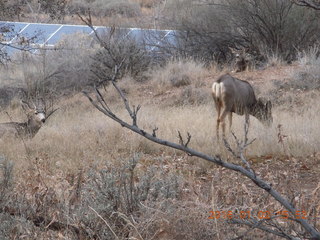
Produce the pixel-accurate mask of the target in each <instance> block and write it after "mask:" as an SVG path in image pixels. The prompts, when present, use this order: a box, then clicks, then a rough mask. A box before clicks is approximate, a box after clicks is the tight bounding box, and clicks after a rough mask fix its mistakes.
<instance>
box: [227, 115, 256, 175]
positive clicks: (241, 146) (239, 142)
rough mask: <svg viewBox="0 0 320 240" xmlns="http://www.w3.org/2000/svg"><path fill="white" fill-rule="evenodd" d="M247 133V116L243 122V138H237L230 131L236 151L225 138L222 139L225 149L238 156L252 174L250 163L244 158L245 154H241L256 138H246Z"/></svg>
mask: <svg viewBox="0 0 320 240" xmlns="http://www.w3.org/2000/svg"><path fill="white" fill-rule="evenodd" d="M248 133H249V118H246V121H245V124H244V140H240V139H238V137H237V136H236V135H235V134H234V132H232V136H233V138H234V140H235V142H236V144H237V150H238V153H236V152H235V151H234V150H233V149H232V148H231V146H230V144H229V142H228V141H227V139H225V138H224V139H223V141H224V145H225V147H226V149H227V150H228V151H229V152H230V153H231V154H232V155H233V156H234V157H235V158H238V159H240V160H241V161H242V163H243V164H244V165H245V166H246V168H247V169H248V170H249V171H251V172H252V173H253V174H255V173H254V171H253V169H252V167H251V165H250V163H249V162H248V161H247V159H246V158H245V156H244V155H243V153H244V151H245V149H246V148H247V147H248V146H249V145H251V144H252V143H253V142H254V141H255V140H256V139H255V138H254V139H252V140H251V141H249V139H248Z"/></svg>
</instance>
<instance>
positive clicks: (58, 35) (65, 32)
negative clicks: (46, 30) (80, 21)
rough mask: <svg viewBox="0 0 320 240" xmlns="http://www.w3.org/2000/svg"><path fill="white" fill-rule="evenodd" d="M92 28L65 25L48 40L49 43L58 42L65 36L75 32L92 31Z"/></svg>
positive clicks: (88, 32)
mask: <svg viewBox="0 0 320 240" xmlns="http://www.w3.org/2000/svg"><path fill="white" fill-rule="evenodd" d="M92 32H93V31H92V29H91V28H90V27H88V26H77V25H63V26H62V27H61V28H60V29H59V30H58V31H57V32H56V33H55V34H54V35H53V36H51V38H50V39H49V40H48V41H47V42H46V43H47V44H49V45H54V44H56V43H57V42H58V41H59V40H60V39H61V38H62V37H63V36H66V35H70V34H75V33H86V34H90V33H92Z"/></svg>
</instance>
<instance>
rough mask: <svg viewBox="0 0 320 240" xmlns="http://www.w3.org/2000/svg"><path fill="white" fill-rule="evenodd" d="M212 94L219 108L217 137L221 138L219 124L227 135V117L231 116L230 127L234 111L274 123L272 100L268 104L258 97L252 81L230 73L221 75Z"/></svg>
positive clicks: (266, 122) (247, 117)
mask: <svg viewBox="0 0 320 240" xmlns="http://www.w3.org/2000/svg"><path fill="white" fill-rule="evenodd" d="M212 96H213V99H214V102H215V106H216V109H217V128H216V131H217V137H218V138H219V125H220V123H221V125H222V133H223V136H225V117H226V116H227V115H228V118H229V129H230V128H231V125H232V113H236V114H238V115H243V114H245V117H246V120H249V115H252V116H254V117H256V118H257V119H258V120H260V121H261V122H263V123H265V124H266V125H268V126H270V124H271V123H272V120H273V119H272V114H271V108H272V105H271V102H270V101H268V102H267V103H266V104H264V103H263V102H262V100H261V99H258V100H257V99H256V96H255V94H254V91H253V88H252V86H251V85H250V83H248V82H246V81H243V80H240V79H237V78H234V77H232V76H231V75H229V74H225V75H222V76H220V77H219V78H218V79H217V80H216V81H215V82H214V83H213V85H212Z"/></svg>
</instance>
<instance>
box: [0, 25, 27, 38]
mask: <svg viewBox="0 0 320 240" xmlns="http://www.w3.org/2000/svg"><path fill="white" fill-rule="evenodd" d="M27 25H28V24H27V23H16V22H0V33H1V38H0V39H1V41H5V42H10V41H11V40H12V39H13V38H14V37H15V36H16V35H17V33H19V32H20V31H21V30H23V29H24V28H25V27H26V26H27Z"/></svg>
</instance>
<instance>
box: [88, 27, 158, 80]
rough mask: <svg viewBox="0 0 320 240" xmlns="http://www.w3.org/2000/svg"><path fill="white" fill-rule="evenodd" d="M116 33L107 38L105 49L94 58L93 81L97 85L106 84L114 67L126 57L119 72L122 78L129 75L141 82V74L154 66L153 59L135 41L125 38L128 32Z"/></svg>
mask: <svg viewBox="0 0 320 240" xmlns="http://www.w3.org/2000/svg"><path fill="white" fill-rule="evenodd" d="M114 31H115V32H112V33H110V34H111V35H110V36H107V37H106V38H107V39H109V41H108V42H107V43H103V48H101V49H100V50H99V51H98V52H97V53H96V54H95V55H94V56H93V57H92V63H91V65H90V71H91V73H92V77H91V80H92V82H94V83H96V84H97V85H100V84H102V83H106V81H107V79H106V77H107V76H109V75H110V74H112V71H113V69H112V66H113V65H114V64H115V63H116V62H119V61H120V60H121V59H122V58H123V57H124V56H125V59H124V61H123V66H124V67H123V69H122V70H121V72H119V74H120V75H119V76H120V78H121V77H123V76H124V75H126V74H129V75H131V76H132V77H134V78H135V79H136V80H137V81H139V80H140V79H141V78H140V77H141V74H142V73H143V72H144V71H146V70H147V69H148V67H149V66H150V65H151V64H152V58H151V57H150V56H149V55H148V53H146V51H145V50H144V49H143V47H142V46H140V45H139V44H138V43H137V42H136V41H135V39H132V38H129V37H124V36H125V35H126V34H127V32H122V31H120V29H119V30H117V29H115V30H114Z"/></svg>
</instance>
